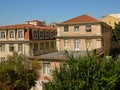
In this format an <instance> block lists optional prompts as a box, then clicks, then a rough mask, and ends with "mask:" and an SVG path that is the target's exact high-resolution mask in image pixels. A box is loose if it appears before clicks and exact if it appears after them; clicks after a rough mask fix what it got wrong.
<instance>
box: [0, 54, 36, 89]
mask: <svg viewBox="0 0 120 90" xmlns="http://www.w3.org/2000/svg"><path fill="white" fill-rule="evenodd" d="M33 63H34V62H31V61H30V60H28V59H27V58H26V57H25V56H23V55H22V54H20V55H18V53H16V52H14V53H13V55H12V56H8V58H7V61H6V63H0V90H29V89H30V88H31V87H32V86H34V85H35V81H36V80H37V75H36V69H34V68H33V67H32V64H33ZM37 65H38V64H37ZM36 68H37V67H36Z"/></svg>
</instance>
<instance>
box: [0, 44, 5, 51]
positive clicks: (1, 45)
mask: <svg viewBox="0 0 120 90" xmlns="http://www.w3.org/2000/svg"><path fill="white" fill-rule="evenodd" d="M0 51H5V44H4V43H0Z"/></svg>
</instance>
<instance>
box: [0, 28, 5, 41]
mask: <svg viewBox="0 0 120 90" xmlns="http://www.w3.org/2000/svg"><path fill="white" fill-rule="evenodd" d="M2 32H4V37H3V36H2ZM5 38H6V31H5V30H2V31H0V39H5Z"/></svg>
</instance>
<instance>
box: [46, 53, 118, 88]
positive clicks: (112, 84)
mask: <svg viewBox="0 0 120 90" xmlns="http://www.w3.org/2000/svg"><path fill="white" fill-rule="evenodd" d="M68 56H69V59H68V60H66V61H65V62H63V63H62V64H61V65H60V67H59V69H58V68H56V69H55V70H54V71H53V79H52V81H49V83H47V84H45V86H44V88H45V90H119V89H120V88H119V89H117V88H118V87H116V86H117V85H119V79H120V75H119V73H120V71H119V70H120V60H118V59H115V60H113V59H106V58H103V59H98V58H97V56H89V55H88V56H85V57H80V58H78V59H75V58H73V56H72V55H71V56H70V55H68Z"/></svg>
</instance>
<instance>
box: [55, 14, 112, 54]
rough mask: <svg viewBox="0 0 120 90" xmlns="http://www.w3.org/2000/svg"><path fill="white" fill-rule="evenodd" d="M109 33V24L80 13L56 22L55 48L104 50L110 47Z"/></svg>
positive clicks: (110, 33)
mask: <svg viewBox="0 0 120 90" xmlns="http://www.w3.org/2000/svg"><path fill="white" fill-rule="evenodd" d="M86 19H88V21H87V20H86ZM81 20H83V21H82V22H81ZM90 20H91V21H90ZM66 28H67V30H66ZM87 29H88V30H87ZM65 30H66V31H65ZM111 35H112V31H111V27H110V26H109V25H107V24H105V23H104V22H100V21H98V20H96V19H94V18H92V17H90V16H88V15H82V16H79V17H75V18H72V19H69V20H66V21H64V22H62V23H60V24H58V28H57V48H58V50H68V51H86V50H87V49H88V50H89V51H92V50H94V49H96V50H98V49H99V50H100V51H99V52H101V51H105V52H106V51H109V49H110V47H111Z"/></svg>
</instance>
